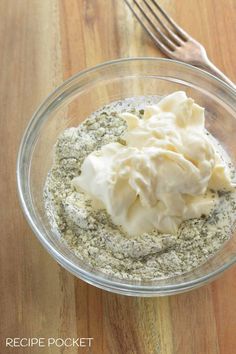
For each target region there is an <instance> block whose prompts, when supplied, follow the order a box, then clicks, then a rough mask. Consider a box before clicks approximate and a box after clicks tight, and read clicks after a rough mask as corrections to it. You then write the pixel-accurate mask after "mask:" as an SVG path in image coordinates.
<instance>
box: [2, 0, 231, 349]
mask: <svg viewBox="0 0 236 354" xmlns="http://www.w3.org/2000/svg"><path fill="white" fill-rule="evenodd" d="M159 3H160V4H161V5H163V6H164V7H165V8H166V10H168V12H169V13H170V14H171V15H172V16H173V17H174V18H175V19H176V20H177V22H179V23H180V24H181V25H182V26H183V27H184V28H185V29H186V30H187V31H189V32H190V33H191V34H192V35H193V36H194V37H195V38H196V39H198V40H199V41H200V42H202V43H203V44H204V45H205V47H206V48H207V51H208V53H209V56H210V58H211V59H212V60H213V61H214V62H215V64H216V65H218V66H219V68H221V69H222V70H223V71H224V72H225V73H226V74H227V75H228V76H229V77H231V79H232V80H234V81H236V70H235V58H236V41H235V33H236V1H235V0H159ZM0 14H1V21H0V48H1V54H0V68H1V75H0V109H1V120H0V124H1V127H0V144H1V147H0V149H1V161H0V176H1V184H0V195H1V208H0V220H1V223H0V225H1V243H0V272H1V276H0V279H1V286H0V292H1V296H0V304H1V309H0V321H1V329H0V331H1V333H0V337H1V348H2V349H0V353H3V354H5V353H30V354H31V353H72V354H73V353H77V352H79V353H93V354H94V353H95V354H136V353H137V354H152V353H160V354H216V353H221V354H235V353H236V268H235V267H234V268H232V269H230V270H229V271H227V272H226V273H225V274H224V275H223V276H222V277H221V278H220V279H218V280H217V281H214V282H213V283H212V284H211V285H208V286H204V287H202V288H201V289H198V290H195V291H192V292H189V293H186V294H182V295H178V296H172V297H164V298H154V299H144V298H128V297H125V296H119V295H114V294H110V293H107V292H105V291H102V290H99V289H96V288H95V287H92V286H90V285H87V284H86V283H84V282H83V281H80V280H78V279H76V278H75V277H74V276H72V275H71V274H69V273H68V272H67V271H65V270H64V269H62V268H61V267H60V266H59V265H57V264H56V262H55V261H54V260H53V259H52V258H51V257H50V256H49V254H48V253H47V252H46V251H45V250H44V249H43V247H42V246H41V245H40V244H39V242H38V241H37V240H36V238H35V237H34V235H33V234H32V232H31V230H30V228H29V227H28V225H27V223H26V221H25V219H24V217H23V215H22V212H21V209H20V207H19V202H18V196H17V190H16V176H15V166H16V156H17V150H18V147H19V142H20V139H21V136H22V133H23V131H24V129H25V127H26V124H27V123H28V121H29V119H30V117H31V115H32V113H33V111H34V110H35V109H36V107H37V105H38V104H39V103H40V102H41V101H42V100H43V99H44V98H45V97H46V95H47V94H48V93H49V92H50V91H51V90H52V89H53V88H55V87H56V86H57V85H58V84H60V83H61V82H62V81H63V80H64V79H66V78H68V77H69V76H70V75H72V74H74V73H76V72H78V71H79V70H81V69H84V68H86V67H89V66H92V65H95V64H97V63H100V62H103V61H105V60H110V59H115V58H118V57H129V56H162V54H161V53H160V52H159V50H158V49H157V48H156V47H155V46H154V45H153V43H152V42H151V41H150V40H149V38H148V37H147V36H146V34H145V33H144V32H143V30H142V29H141V27H140V26H139V24H138V23H137V22H136V21H135V20H134V19H133V17H132V15H131V13H130V12H129V11H128V8H127V7H126V6H125V5H124V4H123V1H122V0H30V1H27V0H1V1H0ZM6 337H27V338H29V337H43V338H46V339H47V338H49V337H54V338H59V337H62V338H67V337H70V338H77V337H93V338H94V339H93V344H92V347H91V348H90V349H89V348H88V347H86V348H81V349H77V348H58V347H55V346H54V347H50V348H47V347H46V348H43V347H42V348H39V347H32V348H6V347H5V338H6Z"/></svg>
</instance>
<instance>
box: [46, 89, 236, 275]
mask: <svg viewBox="0 0 236 354" xmlns="http://www.w3.org/2000/svg"><path fill="white" fill-rule="evenodd" d="M158 102H159V103H158ZM229 172H230V177H229ZM231 181H235V169H234V166H233V165H232V164H231V162H230V158H229V157H228V156H227V154H226V153H225V152H224V150H223V148H222V147H221V146H220V145H219V143H218V142H217V141H216V140H215V139H214V138H213V137H212V136H211V135H210V134H209V133H208V132H207V131H206V130H204V112H203V109H202V108H201V107H199V106H197V105H196V104H195V103H194V102H193V101H192V100H191V99H188V98H187V97H186V95H185V94H184V93H183V92H178V93H175V94H172V95H171V96H168V97H166V98H164V99H162V101H160V100H159V98H158V97H155V96H149V97H134V98H129V99H126V100H123V101H118V102H113V103H111V104H110V105H108V106H105V107H103V108H102V109H100V110H99V111H96V112H94V113H93V114H92V115H91V116H90V117H89V118H87V119H86V120H85V121H84V122H83V123H82V124H80V125H79V126H78V127H76V128H68V129H66V130H65V131H64V132H63V133H62V134H61V135H60V136H59V137H58V140H57V143H56V145H55V149H54V161H53V165H52V168H51V170H50V171H49V174H48V176H47V180H46V183H45V188H44V199H45V208H46V212H47V215H48V217H49V221H50V223H51V225H52V229H53V230H54V234H55V233H56V234H57V235H58V236H59V237H60V239H61V240H62V241H63V242H65V243H66V246H67V247H69V248H70V249H71V250H72V251H73V252H74V253H75V254H76V255H77V256H78V258H79V259H80V260H81V261H82V262H83V263H84V264H86V265H88V266H90V267H92V268H93V269H95V270H96V271H102V272H103V273H105V274H108V275H110V276H112V277H114V276H115V277H117V278H120V279H126V278H128V279H132V280H134V279H135V280H141V279H151V280H153V279H159V278H164V277H171V276H174V275H177V274H182V273H185V272H188V271H190V270H192V269H193V268H196V267H198V266H199V265H201V264H202V263H204V262H205V261H206V260H208V259H209V257H211V256H213V255H214V254H215V253H216V252H217V251H218V250H219V249H220V247H221V246H222V245H223V244H224V242H225V241H227V240H228V239H229V237H230V235H231V232H232V228H233V227H234V224H235V210H236V202H235V200H236V193H235V191H234V190H232V186H231ZM202 214H204V215H202ZM200 216H201V217H200ZM190 217H191V219H189V218H190ZM182 220H184V221H182ZM181 221H182V222H181ZM144 230H147V231H145V232H143V231H144ZM163 231H168V233H167V232H165V233H163Z"/></svg>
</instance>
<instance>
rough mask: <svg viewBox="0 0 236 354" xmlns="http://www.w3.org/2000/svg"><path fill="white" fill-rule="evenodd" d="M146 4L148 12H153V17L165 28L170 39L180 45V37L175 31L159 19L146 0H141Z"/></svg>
mask: <svg viewBox="0 0 236 354" xmlns="http://www.w3.org/2000/svg"><path fill="white" fill-rule="evenodd" d="M143 1H144V3H145V4H146V6H147V7H148V8H149V10H150V12H151V13H152V14H153V16H154V17H155V19H156V20H157V21H158V22H159V24H160V25H161V26H162V27H163V28H164V29H165V30H166V32H167V33H168V34H169V36H170V38H171V40H172V41H173V42H175V43H176V44H177V45H181V40H182V38H180V37H178V36H177V35H176V33H174V32H173V31H172V30H171V29H170V28H169V27H168V26H166V24H165V23H164V22H163V21H162V20H161V19H160V17H159V16H158V15H157V13H156V12H155V11H154V10H153V8H152V6H150V4H149V3H148V1H147V0H143ZM151 1H152V3H153V4H154V5H155V2H153V0H151Z"/></svg>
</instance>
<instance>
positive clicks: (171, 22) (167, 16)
mask: <svg viewBox="0 0 236 354" xmlns="http://www.w3.org/2000/svg"><path fill="white" fill-rule="evenodd" d="M151 1H152V2H153V4H154V5H155V6H156V8H157V9H158V10H159V11H160V12H161V14H162V15H163V16H164V17H165V19H166V20H167V21H168V22H169V23H170V24H171V25H172V26H173V27H174V29H175V30H176V32H177V33H178V34H179V35H180V36H181V37H182V38H183V39H184V40H186V41H187V40H188V39H189V38H190V36H189V35H188V34H187V33H186V32H185V31H184V30H183V29H182V28H181V27H180V26H178V25H177V23H176V22H175V21H174V20H173V19H172V18H171V17H170V16H169V15H168V14H167V13H166V12H165V10H164V9H163V8H162V7H161V6H160V5H159V4H158V3H157V2H156V0H151Z"/></svg>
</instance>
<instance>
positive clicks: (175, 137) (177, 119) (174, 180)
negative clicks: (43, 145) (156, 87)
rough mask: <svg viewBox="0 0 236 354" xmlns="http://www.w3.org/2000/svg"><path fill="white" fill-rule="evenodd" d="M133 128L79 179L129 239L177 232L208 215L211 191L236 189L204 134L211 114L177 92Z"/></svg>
mask: <svg viewBox="0 0 236 354" xmlns="http://www.w3.org/2000/svg"><path fill="white" fill-rule="evenodd" d="M121 116H122V118H124V119H125V121H126V123H127V126H128V128H127V130H126V132H125V133H124V135H123V136H122V138H123V140H124V142H125V144H124V143H123V144H121V143H119V142H116V143H110V144H106V145H104V146H103V147H102V148H101V149H100V150H98V151H94V152H92V153H91V154H89V155H88V156H87V157H86V159H85V160H84V162H83V164H82V167H81V174H80V176H79V177H76V178H75V179H74V180H73V185H74V186H75V187H76V188H77V189H78V190H83V191H85V192H86V193H87V194H88V195H89V196H90V197H91V198H93V199H94V200H95V201H100V202H101V203H102V204H101V207H102V208H104V207H105V208H106V210H107V212H108V213H109V214H110V216H111V218H112V221H113V222H114V224H116V225H121V226H122V228H123V230H124V231H126V232H127V233H128V234H129V235H140V234H142V233H144V232H151V231H152V230H153V229H154V228H155V229H157V230H158V231H160V232H162V233H174V234H176V232H177V230H178V227H179V225H180V224H181V222H182V221H184V220H188V219H193V218H199V217H201V215H203V214H204V215H208V214H209V213H210V210H211V209H212V207H213V205H214V203H216V202H217V201H216V198H213V197H212V193H211V192H210V190H214V191H217V190H228V191H230V190H232V184H231V181H230V176H229V171H228V168H227V166H225V165H224V163H223V161H222V160H221V158H220V156H219V154H218V153H217V152H216V150H215V148H214V146H213V144H212V141H211V140H210V139H209V138H208V136H207V135H206V132H205V129H204V123H205V119H204V109H203V108H202V107H200V106H198V105H197V104H195V103H194V101H193V100H192V99H191V98H188V97H187V96H186V94H185V93H184V92H175V93H173V94H171V95H169V96H167V97H165V98H164V99H162V100H161V101H160V102H159V103H158V104H156V105H152V106H149V107H146V108H145V109H144V115H143V119H142V120H141V119H140V118H139V117H138V116H137V115H135V114H131V113H123V114H121Z"/></svg>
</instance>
